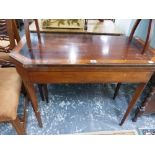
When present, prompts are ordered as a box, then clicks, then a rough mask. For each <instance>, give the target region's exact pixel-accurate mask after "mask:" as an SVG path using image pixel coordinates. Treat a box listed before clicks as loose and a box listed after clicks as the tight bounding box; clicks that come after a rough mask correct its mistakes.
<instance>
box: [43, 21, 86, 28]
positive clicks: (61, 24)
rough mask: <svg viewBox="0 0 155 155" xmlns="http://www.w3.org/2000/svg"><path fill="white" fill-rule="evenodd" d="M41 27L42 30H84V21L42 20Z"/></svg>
mask: <svg viewBox="0 0 155 155" xmlns="http://www.w3.org/2000/svg"><path fill="white" fill-rule="evenodd" d="M41 25H42V28H43V29H48V28H61V29H62V28H65V29H66V28H71V29H81V28H84V20H82V19H42V20H41Z"/></svg>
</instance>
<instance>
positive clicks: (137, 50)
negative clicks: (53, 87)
mask: <svg viewBox="0 0 155 155" xmlns="http://www.w3.org/2000/svg"><path fill="white" fill-rule="evenodd" d="M41 38H42V41H41V43H38V40H37V35H36V34H35V33H33V34H32V36H31V39H32V50H31V51H29V50H28V48H27V45H26V44H25V40H24V41H21V42H20V43H19V44H18V46H17V47H16V48H15V49H14V51H13V52H12V53H11V54H10V56H11V58H12V61H13V62H14V63H15V65H16V69H17V71H18V73H19V74H20V75H21V77H22V79H23V82H24V84H25V87H26V89H27V91H28V93H29V96H30V98H31V101H32V104H33V107H34V109H35V115H36V117H37V120H38V122H39V125H40V126H42V121H41V118H40V112H39V108H38V101H37V97H36V92H35V89H34V83H41V84H46V83H53V84H56V83H59V84H60V83H61V84H63V83H112V82H126V83H139V85H138V86H137V88H136V90H135V93H134V95H133V97H132V99H131V101H130V103H129V105H128V108H127V110H126V112H125V114H124V116H123V119H122V120H121V123H120V125H122V124H123V123H124V121H125V119H126V118H127V116H128V115H129V113H130V112H131V110H132V108H133V107H134V105H135V104H136V101H137V99H138V98H139V96H140V94H141V93H142V91H143V89H144V88H145V85H146V84H147V82H148V81H149V79H150V77H151V75H152V74H153V72H154V71H155V62H154V61H153V60H154V57H153V54H152V53H150V51H147V52H146V53H145V54H143V55H142V54H141V45H140V44H138V43H136V41H135V40H134V41H133V42H132V43H130V44H128V38H127V37H125V36H104V35H90V34H67V33H66V34H63V33H53V34H52V33H42V34H41ZM122 108H124V107H122Z"/></svg>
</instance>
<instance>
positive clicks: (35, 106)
mask: <svg viewBox="0 0 155 155" xmlns="http://www.w3.org/2000/svg"><path fill="white" fill-rule="evenodd" d="M23 82H24V85H25V88H26V89H27V91H28V94H29V96H30V99H31V101H32V107H33V110H34V112H35V115H36V118H37V120H38V125H39V127H43V125H42V121H41V117H40V112H39V109H38V101H37V97H36V93H35V89H34V85H33V84H32V83H31V82H26V81H25V80H23Z"/></svg>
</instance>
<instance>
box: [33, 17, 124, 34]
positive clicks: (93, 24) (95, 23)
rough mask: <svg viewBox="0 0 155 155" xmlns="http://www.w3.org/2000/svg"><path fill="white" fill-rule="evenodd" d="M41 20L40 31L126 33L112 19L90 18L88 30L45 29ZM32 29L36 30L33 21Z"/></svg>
mask: <svg viewBox="0 0 155 155" xmlns="http://www.w3.org/2000/svg"><path fill="white" fill-rule="evenodd" d="M38 22H39V28H40V32H43V33H45V32H52V33H57V32H60V33H61V32H62V33H87V34H104V35H124V33H123V31H121V29H120V28H119V27H118V26H116V24H115V23H113V22H112V21H110V20H105V21H104V22H100V21H99V20H90V19H89V20H88V23H87V30H84V28H83V29H70V28H68V29H66V28H63V29H62V28H51V29H43V28H42V26H41V21H40V20H38ZM30 31H31V32H36V27H35V23H34V22H32V24H31V25H30Z"/></svg>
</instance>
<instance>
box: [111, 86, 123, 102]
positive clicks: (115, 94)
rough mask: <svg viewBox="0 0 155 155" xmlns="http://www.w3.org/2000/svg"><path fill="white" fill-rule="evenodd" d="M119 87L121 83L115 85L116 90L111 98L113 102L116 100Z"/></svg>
mask: <svg viewBox="0 0 155 155" xmlns="http://www.w3.org/2000/svg"><path fill="white" fill-rule="evenodd" d="M120 87H121V83H117V85H116V89H115V92H114V96H113V100H114V99H115V98H116V96H117V94H118V91H119V89H120Z"/></svg>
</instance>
